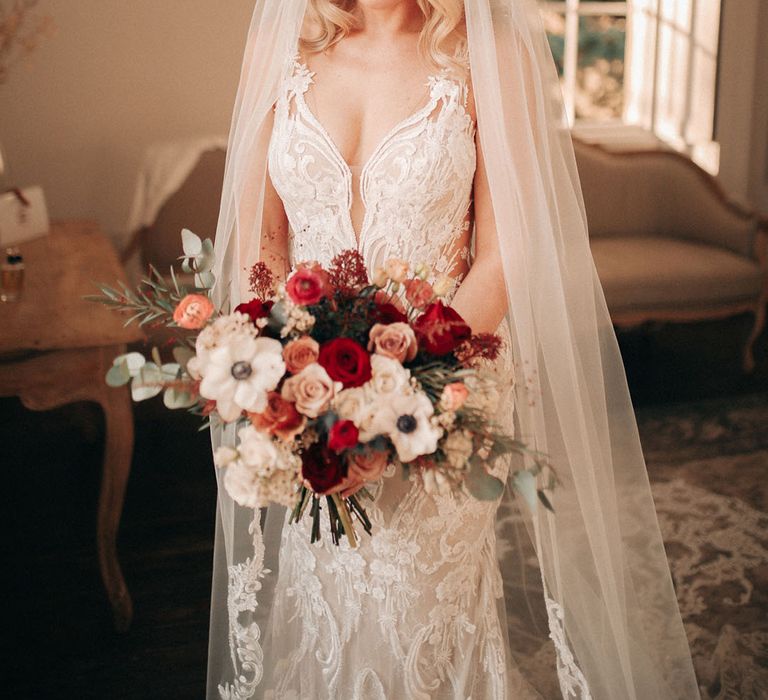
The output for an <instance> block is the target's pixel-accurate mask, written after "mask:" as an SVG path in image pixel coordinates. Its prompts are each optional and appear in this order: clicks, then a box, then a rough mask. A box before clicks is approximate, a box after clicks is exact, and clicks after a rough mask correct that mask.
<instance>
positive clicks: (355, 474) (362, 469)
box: [348, 450, 389, 482]
mask: <svg viewBox="0 0 768 700" xmlns="http://www.w3.org/2000/svg"><path fill="white" fill-rule="evenodd" d="M388 462H389V460H388V459H387V453H386V452H379V451H378V450H371V451H366V452H363V453H362V454H353V455H351V456H350V459H349V472H348V477H349V478H350V479H357V480H359V481H366V482H368V481H376V480H377V479H380V478H381V475H382V474H383V473H384V470H385V469H386V468H387V463H388Z"/></svg>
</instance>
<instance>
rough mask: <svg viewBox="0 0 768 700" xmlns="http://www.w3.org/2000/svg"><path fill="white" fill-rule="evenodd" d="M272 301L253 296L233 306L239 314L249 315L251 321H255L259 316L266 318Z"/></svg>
mask: <svg viewBox="0 0 768 700" xmlns="http://www.w3.org/2000/svg"><path fill="white" fill-rule="evenodd" d="M273 305H274V302H272V301H262V300H261V299H256V298H253V299H251V300H250V301H249V302H247V303H245V304H238V305H237V306H236V307H235V311H239V312H240V313H241V314H246V315H248V316H250V317H251V321H253V322H254V323H256V321H257V320H258V319H260V318H267V317H268V316H269V312H270V311H271V310H272V306H273Z"/></svg>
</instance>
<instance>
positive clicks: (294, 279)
mask: <svg viewBox="0 0 768 700" xmlns="http://www.w3.org/2000/svg"><path fill="white" fill-rule="evenodd" d="M330 289H331V283H330V281H329V278H328V273H327V272H326V271H325V270H323V268H322V267H321V266H320V265H319V264H318V263H313V264H312V265H308V264H303V265H299V266H298V267H297V268H296V272H294V273H293V274H292V275H291V278H290V279H289V280H288V282H286V284H285V291H286V293H287V294H288V296H289V297H290V298H291V301H292V302H293V303H294V304H298V305H299V306H312V304H317V302H319V301H320V300H321V299H322V298H323V297H326V296H328V293H329V291H330Z"/></svg>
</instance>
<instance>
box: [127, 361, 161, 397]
mask: <svg viewBox="0 0 768 700" xmlns="http://www.w3.org/2000/svg"><path fill="white" fill-rule="evenodd" d="M162 390H163V375H162V372H161V371H160V368H159V367H158V366H157V365H156V364H155V363H154V362H147V364H145V365H144V366H143V367H142V368H141V370H139V373H138V374H137V375H136V376H135V377H134V378H133V381H132V382H131V397H132V398H133V400H134V401H145V400H146V399H151V398H152V397H153V396H157V395H158V394H159V393H160V392H161V391H162Z"/></svg>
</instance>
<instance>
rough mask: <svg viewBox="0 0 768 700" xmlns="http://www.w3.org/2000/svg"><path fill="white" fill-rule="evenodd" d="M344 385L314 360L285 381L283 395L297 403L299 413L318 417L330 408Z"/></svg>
mask: <svg viewBox="0 0 768 700" xmlns="http://www.w3.org/2000/svg"><path fill="white" fill-rule="evenodd" d="M342 386H343V385H342V384H341V382H334V381H333V379H331V378H330V377H329V376H328V372H326V371H325V369H324V368H323V367H321V366H320V365H319V364H317V363H316V362H313V363H312V364H311V365H307V366H306V367H305V368H304V369H303V370H301V372H299V373H298V374H296V375H294V376H293V377H290V378H289V379H287V380H286V381H285V384H283V391H282V397H283V398H284V399H286V400H287V401H292V402H293V403H295V404H296V410H297V411H298V412H299V413H303V414H304V415H305V416H309V417H310V418H317V417H318V416H319V415H320V414H321V413H322V412H323V411H325V410H326V408H328V405H329V404H330V402H331V399H332V398H333V397H334V396H335V395H336V394H337V393H338V392H339V391H341V389H342Z"/></svg>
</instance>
